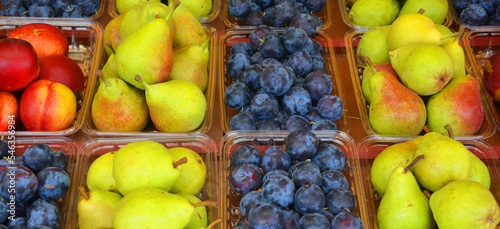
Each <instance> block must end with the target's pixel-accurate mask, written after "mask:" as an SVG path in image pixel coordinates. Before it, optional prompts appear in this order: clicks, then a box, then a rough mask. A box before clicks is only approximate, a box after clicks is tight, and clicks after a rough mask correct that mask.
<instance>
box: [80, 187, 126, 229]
mask: <svg viewBox="0 0 500 229" xmlns="http://www.w3.org/2000/svg"><path fill="white" fill-rule="evenodd" d="M79 191H80V194H81V195H82V196H81V197H80V199H79V200H78V205H77V209H78V210H77V211H78V225H79V228H81V229H94V228H113V221H112V220H111V219H112V218H113V211H114V209H115V207H116V205H117V204H118V203H119V202H120V200H121V199H122V196H121V195H120V194H117V193H114V192H108V191H101V190H94V191H90V192H87V191H86V190H85V188H84V187H82V186H80V187H79Z"/></svg>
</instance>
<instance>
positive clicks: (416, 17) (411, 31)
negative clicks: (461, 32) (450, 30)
mask: <svg viewBox="0 0 500 229" xmlns="http://www.w3.org/2000/svg"><path fill="white" fill-rule="evenodd" d="M451 36H456V34H449V35H443V34H441V32H439V30H438V29H437V27H436V24H435V23H434V22H433V21H432V19H430V18H429V17H427V16H425V15H422V14H419V13H417V12H415V13H408V14H405V15H402V16H400V17H398V18H397V19H396V20H394V22H393V23H392V25H391V28H390V29H389V32H388V34H387V43H388V44H389V48H390V50H395V49H397V48H399V47H403V46H407V45H414V44H422V43H426V44H435V45H440V44H441V43H442V41H443V39H446V38H448V37H451Z"/></svg>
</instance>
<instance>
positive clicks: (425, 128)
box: [424, 125, 431, 133]
mask: <svg viewBox="0 0 500 229" xmlns="http://www.w3.org/2000/svg"><path fill="white" fill-rule="evenodd" d="M424 131H425V133H429V132H431V130H429V127H428V126H427V125H425V126H424Z"/></svg>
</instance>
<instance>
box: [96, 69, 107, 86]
mask: <svg viewBox="0 0 500 229" xmlns="http://www.w3.org/2000/svg"><path fill="white" fill-rule="evenodd" d="M95 74H96V75H97V77H99V79H101V80H102V82H104V85H106V87H110V86H111V84H109V81H107V80H106V77H104V74H102V71H101V70H97V71H95Z"/></svg>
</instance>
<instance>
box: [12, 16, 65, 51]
mask: <svg viewBox="0 0 500 229" xmlns="http://www.w3.org/2000/svg"><path fill="white" fill-rule="evenodd" d="M8 37H9V38H17V39H22V40H25V41H28V42H29V43H31V45H33V47H34V48H35V50H36V53H37V55H38V58H42V57H45V56H49V55H54V54H60V55H65V56H67V55H68V49H69V46H68V39H67V38H66V36H65V35H64V33H63V32H62V31H61V30H59V29H58V28H57V27H55V26H53V25H49V24H46V23H31V24H26V25H23V26H19V27H17V28H15V29H14V30H12V32H11V33H10V34H9V36H8Z"/></svg>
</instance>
